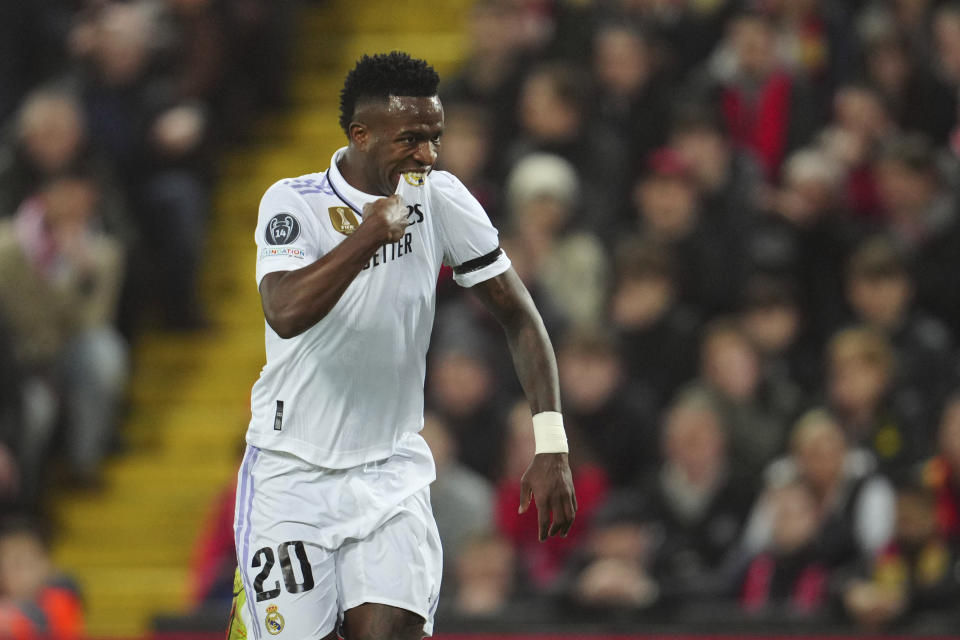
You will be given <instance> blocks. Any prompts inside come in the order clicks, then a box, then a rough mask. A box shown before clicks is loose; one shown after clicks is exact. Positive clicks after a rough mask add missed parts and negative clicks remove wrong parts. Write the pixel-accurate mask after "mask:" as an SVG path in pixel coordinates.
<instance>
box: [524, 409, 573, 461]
mask: <svg viewBox="0 0 960 640" xmlns="http://www.w3.org/2000/svg"><path fill="white" fill-rule="evenodd" d="M533 439H534V441H535V442H536V447H537V449H536V453H568V452H569V451H570V449H569V447H568V446H567V433H566V432H565V431H564V430H563V414H561V413H559V412H557V411H542V412H540V413H538V414H537V415H535V416H533Z"/></svg>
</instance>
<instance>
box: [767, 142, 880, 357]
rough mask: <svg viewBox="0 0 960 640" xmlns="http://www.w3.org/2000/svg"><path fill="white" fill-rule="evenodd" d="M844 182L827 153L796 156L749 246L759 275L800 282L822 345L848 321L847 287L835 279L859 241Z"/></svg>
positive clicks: (810, 325) (811, 328) (801, 295)
mask: <svg viewBox="0 0 960 640" xmlns="http://www.w3.org/2000/svg"><path fill="white" fill-rule="evenodd" d="M842 180H843V172H842V169H841V167H840V166H838V165H837V164H836V163H835V162H833V161H832V159H831V158H830V156H829V155H827V154H826V153H825V152H823V151H821V150H818V149H815V148H810V149H801V150H799V151H797V152H796V153H794V154H792V155H791V156H790V157H789V158H788V160H787V162H786V164H785V166H784V170H783V184H782V186H781V188H780V189H778V190H776V191H774V192H773V193H772V197H771V198H770V202H769V203H768V205H769V210H768V211H767V214H766V215H765V216H764V217H763V218H762V219H761V220H760V221H759V224H757V225H756V228H755V229H754V232H753V234H752V238H751V240H750V244H749V251H750V253H751V256H750V260H751V262H752V264H753V266H754V268H755V269H757V270H760V271H764V272H768V273H775V274H781V275H785V276H787V277H790V278H791V279H793V280H795V281H796V282H797V286H798V288H799V292H798V293H799V301H800V304H801V305H802V306H803V307H804V308H805V309H806V310H807V314H806V315H807V321H808V330H809V331H810V332H812V334H813V336H814V337H815V338H816V339H818V340H823V339H824V336H826V335H829V334H830V333H831V332H832V331H833V330H834V329H835V328H836V327H837V326H838V325H839V324H841V323H842V322H843V321H844V320H845V316H844V314H843V306H842V305H843V285H842V282H841V280H840V279H838V278H837V277H836V274H837V273H838V272H841V271H842V270H843V267H844V265H845V263H846V259H847V256H848V254H849V252H850V251H851V250H852V248H853V246H854V245H855V243H856V242H857V240H858V239H859V237H860V235H861V231H860V229H859V226H858V225H857V224H856V223H855V222H853V221H851V220H850V219H849V216H848V215H847V213H846V211H845V210H844V206H843V202H842V198H841V184H842Z"/></svg>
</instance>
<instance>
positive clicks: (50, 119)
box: [0, 86, 132, 244]
mask: <svg viewBox="0 0 960 640" xmlns="http://www.w3.org/2000/svg"><path fill="white" fill-rule="evenodd" d="M8 134H9V138H8V139H7V140H5V141H4V143H3V145H2V147H0V217H9V216H12V215H13V214H14V213H15V212H16V210H17V207H19V206H20V204H21V203H22V202H23V201H24V200H26V199H27V198H29V197H31V196H33V195H35V194H36V192H37V191H38V190H39V189H40V187H41V186H42V185H43V183H44V182H46V181H47V180H48V179H49V178H51V177H53V176H55V175H57V174H59V173H62V172H64V171H71V170H77V169H83V170H85V171H89V172H90V173H92V174H94V176H95V178H96V180H97V182H98V183H99V185H100V186H99V188H100V191H101V203H102V205H101V212H102V213H101V216H102V219H103V225H104V227H105V228H106V229H107V230H108V231H110V232H111V233H112V234H113V235H115V236H117V237H118V238H119V239H120V240H121V241H122V242H124V244H127V243H128V242H129V241H130V240H131V239H132V229H131V227H130V221H129V220H128V219H127V217H126V216H127V213H126V211H125V209H124V206H123V199H122V197H121V195H120V193H119V192H118V191H117V189H116V187H115V186H114V185H113V177H112V176H113V169H112V168H111V167H110V165H109V163H108V162H107V159H106V158H104V157H103V155H102V154H100V153H99V152H98V151H97V150H96V148H95V146H94V144H93V143H92V142H91V140H90V138H89V132H88V128H87V123H86V118H85V116H84V113H83V108H82V105H81V104H80V102H79V101H78V99H77V96H76V95H75V94H74V93H73V92H72V91H70V90H69V89H67V88H65V87H59V86H44V87H41V88H38V89H35V90H34V91H32V92H31V93H30V94H28V95H27V97H26V98H25V99H24V101H23V103H22V105H21V106H20V109H19V112H18V113H17V116H16V118H15V119H14V121H13V122H12V123H11V130H10V131H9V132H8Z"/></svg>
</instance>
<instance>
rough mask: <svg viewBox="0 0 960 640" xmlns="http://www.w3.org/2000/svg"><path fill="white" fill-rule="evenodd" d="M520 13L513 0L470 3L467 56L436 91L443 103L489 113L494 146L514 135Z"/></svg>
mask: <svg viewBox="0 0 960 640" xmlns="http://www.w3.org/2000/svg"><path fill="white" fill-rule="evenodd" d="M519 14H520V8H519V7H518V6H517V4H516V3H514V2H504V1H501V0H492V1H488V0H482V1H479V2H476V3H474V6H473V9H472V11H471V16H470V21H469V23H468V24H469V33H468V39H469V45H468V51H467V53H466V58H465V60H464V62H463V64H462V65H461V67H460V70H459V72H458V73H455V74H453V75H452V76H451V77H449V78H446V79H445V81H444V83H443V86H442V87H441V91H440V97H441V98H442V99H443V102H444V104H448V103H449V104H454V103H462V104H473V105H476V106H478V107H480V108H482V109H484V110H486V111H487V112H488V113H490V114H491V116H492V117H493V118H494V122H493V131H492V134H491V135H492V140H491V142H492V145H493V146H494V148H496V149H501V148H503V145H505V144H507V142H508V140H509V139H510V138H511V137H512V135H513V131H514V124H515V123H514V121H513V113H514V106H515V104H516V100H517V93H518V91H519V86H520V82H521V80H522V77H523V67H524V66H525V64H524V63H525V62H526V60H525V55H524V54H525V53H526V52H525V51H524V44H523V35H522V33H521V32H522V27H521V24H520V18H519ZM497 177H498V178H500V179H502V178H503V175H502V174H500V175H498V176H497Z"/></svg>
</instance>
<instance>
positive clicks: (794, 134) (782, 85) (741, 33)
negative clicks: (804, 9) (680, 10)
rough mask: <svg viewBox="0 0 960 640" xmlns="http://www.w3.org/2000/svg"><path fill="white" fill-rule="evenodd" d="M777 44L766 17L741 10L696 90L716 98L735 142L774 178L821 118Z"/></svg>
mask: <svg viewBox="0 0 960 640" xmlns="http://www.w3.org/2000/svg"><path fill="white" fill-rule="evenodd" d="M776 45H777V37H776V31H775V29H774V26H773V24H772V23H771V22H770V19H769V18H768V17H767V16H765V15H764V14H762V13H759V12H745V13H741V14H740V15H738V16H736V17H735V18H733V19H731V20H730V21H729V22H728V23H727V34H726V41H725V43H724V45H723V46H722V47H721V48H720V49H719V50H718V51H717V52H716V54H715V59H714V64H713V68H711V69H709V70H708V73H709V74H710V75H709V77H708V78H706V79H703V80H701V82H702V83H703V84H704V85H706V86H705V87H701V88H699V89H698V91H700V92H703V93H706V94H707V95H710V96H711V97H712V100H713V103H714V104H715V105H716V107H717V109H718V110H719V112H720V113H721V115H722V118H723V122H724V124H725V126H726V128H727V131H728V132H729V134H730V138H731V140H732V141H733V142H734V143H735V144H736V145H738V146H739V147H741V148H743V149H747V150H749V151H751V152H752V153H753V154H754V155H755V157H756V159H757V161H758V162H759V163H760V165H761V167H763V171H764V175H766V177H767V178H768V179H769V180H773V181H776V180H777V179H778V178H779V176H780V166H781V164H782V163H783V161H784V159H785V158H786V157H787V155H788V154H789V153H791V152H792V151H793V150H794V149H796V148H798V147H800V146H802V145H803V144H805V143H806V142H808V141H809V139H810V137H811V135H812V134H813V132H814V131H815V130H816V127H817V125H818V124H819V123H820V121H821V119H822V117H821V114H820V113H819V110H818V109H817V106H816V101H815V100H814V98H813V96H812V95H811V93H810V91H809V88H808V87H807V86H806V85H805V84H804V83H803V81H802V79H800V78H798V77H797V76H795V75H794V74H792V73H790V71H789V70H788V69H787V68H786V67H785V66H784V65H783V64H782V63H781V60H780V56H779V55H778V52H777V49H776Z"/></svg>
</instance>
